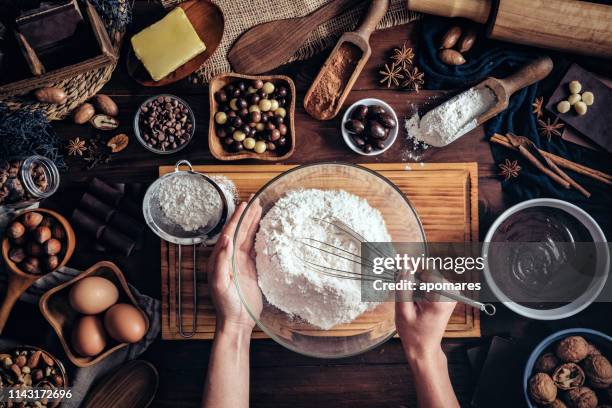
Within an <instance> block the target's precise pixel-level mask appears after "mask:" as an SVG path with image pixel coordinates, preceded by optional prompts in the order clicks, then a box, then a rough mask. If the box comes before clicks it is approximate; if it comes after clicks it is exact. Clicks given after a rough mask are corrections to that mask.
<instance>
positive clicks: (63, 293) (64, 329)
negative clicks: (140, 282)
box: [39, 261, 149, 367]
mask: <svg viewBox="0 0 612 408" xmlns="http://www.w3.org/2000/svg"><path fill="white" fill-rule="evenodd" d="M88 276H101V277H103V278H106V279H108V280H110V281H111V282H113V284H115V286H116V287H117V289H118V290H119V299H118V300H117V303H130V304H132V305H133V306H134V307H136V308H137V309H138V310H140V312H141V313H142V314H143V316H144V319H145V322H146V330H145V332H147V331H149V319H148V316H147V314H146V313H144V311H143V310H142V309H141V308H140V306H139V305H138V302H136V298H134V295H132V292H131V291H130V287H129V286H128V284H127V281H126V280H125V277H124V276H123V273H122V272H121V270H120V269H119V268H118V267H117V265H115V264H114V263H112V262H108V261H102V262H98V263H97V264H95V265H93V266H92V267H90V268H89V269H87V270H86V271H85V272H83V273H81V274H80V275H78V276H76V277H75V278H73V279H71V280H69V281H68V282H65V283H63V284H61V285H59V286H56V287H54V288H52V289H49V290H48V291H47V292H45V293H44V294H43V295H42V297H41V298H40V302H39V307H40V311H41V313H42V315H43V316H44V317H45V319H47V321H48V322H49V324H50V325H51V327H53V330H55V333H56V334H57V337H59V340H60V342H61V343H62V347H64V351H65V352H66V355H67V356H68V358H69V359H70V361H71V362H72V363H73V364H74V365H76V366H77V367H89V366H90V365H93V364H96V363H98V362H100V361H102V360H104V359H105V358H106V357H108V356H109V355H111V354H112V353H114V352H115V351H117V350H119V349H122V348H123V347H127V346H128V344H129V343H118V342H116V341H114V340H112V339H111V338H110V336H109V337H108V344H107V347H106V349H105V350H104V351H103V352H102V353H100V354H98V355H97V356H95V357H82V356H80V355H79V354H78V353H76V352H75V351H74V350H73V348H72V344H71V337H72V329H73V327H74V324H75V322H76V320H77V319H78V318H80V317H81V316H82V315H81V314H80V313H79V312H77V311H76V310H74V309H73V308H72V306H70V301H69V298H68V295H69V293H70V289H71V287H72V285H73V284H74V283H75V282H78V281H80V280H81V279H83V278H86V277H88Z"/></svg>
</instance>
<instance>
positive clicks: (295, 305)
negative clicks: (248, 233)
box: [255, 189, 391, 330]
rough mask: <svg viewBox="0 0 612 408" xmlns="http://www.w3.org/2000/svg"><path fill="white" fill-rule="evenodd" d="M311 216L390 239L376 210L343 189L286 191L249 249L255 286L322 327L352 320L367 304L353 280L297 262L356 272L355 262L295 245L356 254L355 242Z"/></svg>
mask: <svg viewBox="0 0 612 408" xmlns="http://www.w3.org/2000/svg"><path fill="white" fill-rule="evenodd" d="M317 218H318V219H326V220H331V219H336V220H339V221H342V222H344V223H345V224H346V225H347V226H349V227H350V228H352V229H353V230H354V231H356V232H358V233H359V234H361V235H362V236H363V237H364V238H365V239H366V241H368V242H389V241H390V240H391V237H390V236H389V233H388V231H387V227H386V225H385V221H384V219H383V217H382V214H381V213H380V211H378V210H376V209H374V208H372V207H371V206H370V205H369V203H368V202H367V201H366V200H364V199H362V198H360V197H357V196H356V195H353V194H351V193H348V192H346V191H343V190H325V191H323V190H317V189H307V190H295V191H290V192H288V193H287V194H286V195H285V196H284V197H282V198H281V199H279V200H278V201H277V203H276V204H275V205H274V207H272V208H271V209H270V211H268V213H267V214H266V215H265V216H264V217H263V219H262V220H261V223H260V227H259V231H258V233H257V236H256V241H255V250H256V253H257V257H256V263H257V274H258V280H259V286H260V288H261V290H262V292H263V294H264V295H265V297H266V299H267V301H268V302H269V303H271V304H272V305H274V306H276V307H277V308H278V309H280V310H282V311H283V312H285V313H288V314H290V315H293V316H299V317H300V318H302V319H304V320H306V321H307V322H309V323H310V324H312V325H314V326H317V327H319V328H321V329H324V330H328V329H331V328H332V327H334V326H336V325H338V324H342V323H349V322H351V321H353V320H354V319H355V318H356V317H358V316H359V315H360V314H362V313H363V312H365V311H366V310H368V309H369V308H371V307H372V306H373V304H372V303H368V302H362V301H361V282H360V281H359V280H350V279H341V278H338V277H332V276H326V275H324V274H321V273H320V272H316V271H314V270H312V269H310V268H307V267H306V266H305V265H306V264H305V263H304V262H303V260H308V261H310V262H313V263H316V264H319V265H326V266H328V267H329V268H336V269H340V270H346V271H354V272H356V273H359V272H360V265H359V264H357V263H354V262H350V261H348V260H345V259H342V258H339V257H337V256H332V255H329V254H326V253H324V252H321V251H319V250H315V249H313V248H309V247H307V246H305V245H303V244H302V243H301V242H303V239H304V238H312V239H316V240H318V241H322V242H327V243H329V244H332V245H334V246H336V247H340V248H342V249H344V250H346V251H350V252H352V253H360V245H359V242H357V241H355V240H354V239H351V238H350V237H348V236H347V235H346V234H342V233H339V231H338V230H337V229H335V228H334V227H332V226H330V225H329V224H327V223H325V222H321V221H317V220H316V219H317ZM374 305H376V304H374Z"/></svg>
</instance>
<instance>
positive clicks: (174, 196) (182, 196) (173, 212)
mask: <svg viewBox="0 0 612 408" xmlns="http://www.w3.org/2000/svg"><path fill="white" fill-rule="evenodd" d="M158 197H159V205H160V207H161V210H162V212H163V214H164V216H165V217H166V218H167V219H168V220H169V221H171V222H172V223H174V224H176V225H179V226H180V227H181V228H183V229H184V230H185V231H195V230H198V229H200V228H203V227H205V226H207V225H209V224H210V223H211V222H213V223H216V222H217V220H218V219H219V217H220V214H221V211H222V203H221V198H220V195H219V193H218V192H217V190H216V189H215V188H214V187H213V186H212V185H210V184H209V183H207V182H206V181H205V180H204V179H203V178H202V177H201V176H199V175H197V174H182V175H180V176H175V177H170V178H166V179H165V180H163V181H162V183H161V184H160V186H159V191H158Z"/></svg>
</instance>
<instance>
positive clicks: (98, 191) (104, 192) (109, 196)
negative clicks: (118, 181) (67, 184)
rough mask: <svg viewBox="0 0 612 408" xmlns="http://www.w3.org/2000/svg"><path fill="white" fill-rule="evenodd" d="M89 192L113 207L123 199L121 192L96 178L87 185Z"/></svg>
mask: <svg viewBox="0 0 612 408" xmlns="http://www.w3.org/2000/svg"><path fill="white" fill-rule="evenodd" d="M89 192H90V193H91V194H93V195H94V196H96V197H98V198H99V199H100V200H102V201H104V202H106V203H108V204H110V205H113V206H117V204H119V201H121V198H122V197H123V192H122V191H120V190H117V189H116V188H114V187H113V186H111V185H110V184H108V183H106V182H104V181H102V180H100V179H99V178H97V177H96V178H94V179H93V180H91V183H90V184H89Z"/></svg>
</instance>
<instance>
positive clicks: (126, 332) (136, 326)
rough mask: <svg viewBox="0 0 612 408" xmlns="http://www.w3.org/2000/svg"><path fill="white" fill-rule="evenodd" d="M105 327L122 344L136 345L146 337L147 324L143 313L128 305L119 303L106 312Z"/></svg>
mask: <svg viewBox="0 0 612 408" xmlns="http://www.w3.org/2000/svg"><path fill="white" fill-rule="evenodd" d="M104 326H105V327H106V331H108V334H109V335H110V336H111V337H112V338H113V339H115V340H117V341H118V342H121V343H136V342H137V341H139V340H140V339H142V337H143V336H144V335H145V331H146V330H147V323H146V320H145V318H144V316H143V314H142V312H141V311H140V310H138V309H136V308H135V307H134V306H132V305H128V304H127V303H117V304H116V305H114V306H112V307H111V308H110V309H108V310H107V311H106V314H105V315H104Z"/></svg>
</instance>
